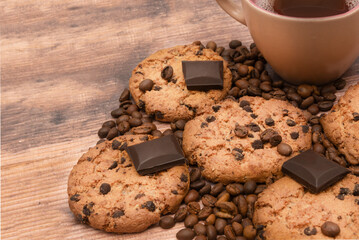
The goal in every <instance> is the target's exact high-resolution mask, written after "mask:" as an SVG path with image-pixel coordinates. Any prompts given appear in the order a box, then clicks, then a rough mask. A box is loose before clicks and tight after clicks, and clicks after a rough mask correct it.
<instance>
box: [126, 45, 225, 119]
mask: <svg viewBox="0 0 359 240" xmlns="http://www.w3.org/2000/svg"><path fill="white" fill-rule="evenodd" d="M182 61H223V89H213V90H208V91H190V90H188V89H187V86H186V82H185V79H184V74H183V70H182ZM231 84H232V75H231V71H230V70H229V68H228V67H227V62H226V61H224V60H223V58H222V57H221V56H219V55H218V53H216V52H214V51H212V50H211V49H202V50H201V49H200V46H198V45H195V44H191V45H185V46H176V47H172V48H168V49H163V50H160V51H158V52H156V53H154V54H152V55H151V56H149V57H148V58H146V59H145V60H143V61H142V62H141V63H140V64H138V66H137V67H136V68H135V69H134V70H133V72H132V76H131V78H130V81H129V88H130V91H131V95H132V97H133V98H134V100H135V102H136V103H137V105H139V106H140V105H141V106H142V107H144V108H145V110H146V112H147V114H151V115H154V117H155V118H156V119H157V120H159V121H163V122H171V121H172V122H173V121H175V120H178V119H191V118H193V117H194V116H195V114H196V113H201V112H202V110H203V108H205V107H207V106H212V105H214V104H215V103H217V102H218V101H219V100H221V99H223V98H224V97H225V96H226V95H227V92H228V91H229V89H230V87H231Z"/></svg>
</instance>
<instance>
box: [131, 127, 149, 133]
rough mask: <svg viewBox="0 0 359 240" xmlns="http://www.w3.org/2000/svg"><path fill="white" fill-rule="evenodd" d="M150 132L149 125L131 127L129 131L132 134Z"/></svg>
mask: <svg viewBox="0 0 359 240" xmlns="http://www.w3.org/2000/svg"><path fill="white" fill-rule="evenodd" d="M151 132H152V129H151V127H150V126H145V125H141V126H138V127H134V128H132V129H131V133H133V134H150V133H151Z"/></svg>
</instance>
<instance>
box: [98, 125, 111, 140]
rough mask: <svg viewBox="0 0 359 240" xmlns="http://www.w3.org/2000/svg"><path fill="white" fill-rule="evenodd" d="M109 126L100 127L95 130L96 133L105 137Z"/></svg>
mask: <svg viewBox="0 0 359 240" xmlns="http://www.w3.org/2000/svg"><path fill="white" fill-rule="evenodd" d="M110 129H111V128H109V127H102V128H100V129H99V130H98V132H97V135H98V136H99V137H100V138H105V137H107V134H108V132H109V131H110Z"/></svg>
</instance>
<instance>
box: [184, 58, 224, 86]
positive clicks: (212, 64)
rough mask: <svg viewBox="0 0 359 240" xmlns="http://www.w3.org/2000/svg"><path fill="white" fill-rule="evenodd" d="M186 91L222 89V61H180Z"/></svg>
mask: <svg viewBox="0 0 359 240" xmlns="http://www.w3.org/2000/svg"><path fill="white" fill-rule="evenodd" d="M182 71H183V75H184V79H185V81H186V85H187V89H188V90H195V91H208V90H211V89H223V61H182Z"/></svg>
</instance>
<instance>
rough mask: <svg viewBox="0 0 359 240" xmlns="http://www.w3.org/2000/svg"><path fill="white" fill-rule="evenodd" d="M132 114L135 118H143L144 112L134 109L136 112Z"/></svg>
mask: <svg viewBox="0 0 359 240" xmlns="http://www.w3.org/2000/svg"><path fill="white" fill-rule="evenodd" d="M131 116H132V117H133V118H138V119H141V118H142V113H140V112H139V111H134V112H132V114H131Z"/></svg>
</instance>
